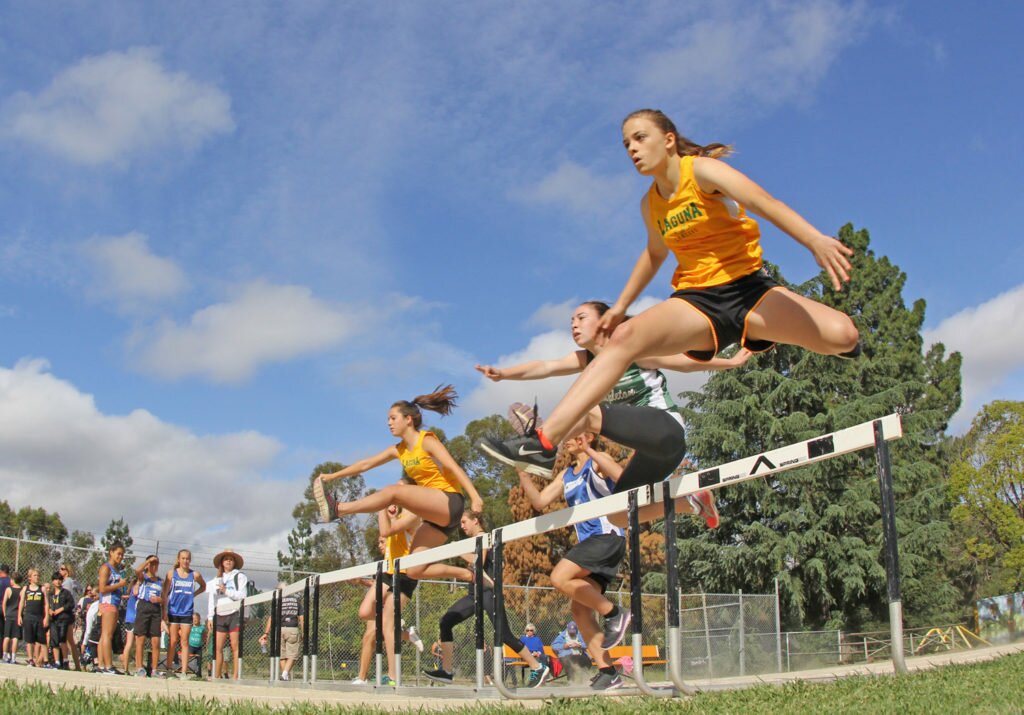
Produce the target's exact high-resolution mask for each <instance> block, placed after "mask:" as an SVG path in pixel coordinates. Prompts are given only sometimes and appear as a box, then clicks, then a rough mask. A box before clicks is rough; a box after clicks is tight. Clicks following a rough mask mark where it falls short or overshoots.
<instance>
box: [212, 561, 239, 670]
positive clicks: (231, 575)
mask: <svg viewBox="0 0 1024 715" xmlns="http://www.w3.org/2000/svg"><path fill="white" fill-rule="evenodd" d="M244 563H245V562H244V560H243V559H242V557H241V556H240V555H239V554H237V553H235V552H234V551H232V550H231V549H225V550H224V551H221V552H220V553H219V554H217V555H216V556H214V557H213V565H214V566H216V567H217V578H215V579H213V582H212V583H211V584H210V591H209V593H210V596H209V607H208V608H207V610H206V612H207V614H208V615H207V618H208V619H209V620H208V621H207V625H208V626H209V627H210V629H211V630H212V631H213V632H214V634H215V637H216V656H215V662H214V671H213V677H214V679H217V678H220V677H221V673H222V672H223V670H224V641H225V640H226V639H230V643H231V660H232V669H231V671H232V675H233V677H234V679H235V680H238V678H239V676H240V673H239V672H238V656H239V655H240V653H239V652H238V631H239V628H240V627H241V623H242V614H241V613H240V611H239V603H238V602H239V601H241V600H242V599H243V598H245V593H246V586H248V584H249V579H248V578H246V576H245V574H244V573H242V572H241V571H239V569H240V568H242V565H243V564H244Z"/></svg>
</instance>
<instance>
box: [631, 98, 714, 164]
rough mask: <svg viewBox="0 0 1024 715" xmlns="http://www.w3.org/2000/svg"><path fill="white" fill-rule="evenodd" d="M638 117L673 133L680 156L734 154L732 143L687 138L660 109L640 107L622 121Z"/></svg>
mask: <svg viewBox="0 0 1024 715" xmlns="http://www.w3.org/2000/svg"><path fill="white" fill-rule="evenodd" d="M637 117H643V118H644V119H650V120H651V121H652V122H653V123H654V126H656V127H657V128H658V129H660V130H661V131H662V132H664V133H665V134H671V135H673V136H674V137H675V138H676V153H677V154H678V155H679V156H706V157H710V158H712V159H721V158H722V157H726V156H729V155H730V154H732V145H731V144H719V143H717V142H716V143H713V144H704V145H701V144H697V143H696V142H694V141H691V140H689V139H687V138H686V137H684V136H683V135H682V134H680V133H679V130H678V129H676V125H675V124H674V123H673V122H672V120H671V119H669V118H668V117H667V116H666V115H665V113H664V112H663V111H661V110H660V109H638V110H636V111H635V112H632V113H631V114H630V115H629V116H628V117H626V118H625V119H623V120H622V123H623V124H625V123H626V122H628V121H629V120H630V119H636V118H637Z"/></svg>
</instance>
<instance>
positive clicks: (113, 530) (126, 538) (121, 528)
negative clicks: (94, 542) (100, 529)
mask: <svg viewBox="0 0 1024 715" xmlns="http://www.w3.org/2000/svg"><path fill="white" fill-rule="evenodd" d="M115 543H120V544H121V545H122V546H124V561H123V563H124V564H125V566H131V565H132V564H133V563H134V562H135V554H134V553H133V552H132V544H133V543H135V542H134V539H132V535H131V530H130V529H129V528H128V523H127V522H126V521H125V520H124V517H123V516H122V517H121V518H120V519H111V520H110V523H109V524H108V525H107V530H106V531H105V532H104V533H103V536H101V537H100V546H102V547H103V551H104V552H109V551H110V547H111V546H112V545H113V544H115Z"/></svg>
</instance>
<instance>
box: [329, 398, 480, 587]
mask: <svg viewBox="0 0 1024 715" xmlns="http://www.w3.org/2000/svg"><path fill="white" fill-rule="evenodd" d="M456 397H457V396H456V394H455V388H453V387H452V386H451V385H447V386H445V387H439V388H438V389H437V390H435V391H434V392H432V393H430V394H429V395H420V396H419V397H416V398H415V399H413V400H412V401H407V400H399V401H398V402H396V403H395V404H393V405H391V409H390V410H389V411H388V429H390V430H391V434H393V435H394V436H395V437H398V438H400V441H399V442H398V444H396V445H394V446H391V447H388V448H387V449H385V450H384V451H383V452H380V453H379V454H376V455H374V456H372V457H366V458H364V459H360V460H359V461H358V462H356V463H355V464H351V465H349V466H348V467H345V468H344V469H341V470H339V471H337V472H333V473H331V474H321V475H320V476H318V477H317V478H316V479H315V480H314V481H313V495H314V496H315V497H316V501H317V505H318V506H319V507H320V518H321V522H323V523H327V522H330V521H334V520H335V519H338V518H340V517H343V516H347V515H349V514H372V513H374V512H378V511H380V510H381V509H386V508H387V507H389V506H391V505H392V504H394V505H396V506H400V507H402V508H403V509H406V510H408V511H410V512H412V513H413V514H415V515H416V516H418V517H420V518H421V519H423V524H422V525H421V526H420V527H419V528H418V529H417V530H416V534H415V536H414V537H413V540H412V545H411V549H412V551H413V553H415V552H417V551H423V550H425V549H430V548H433V547H435V546H440V545H441V544H443V543H445V541H447V540H448V537H449V536H451V535H452V534H453V533H455V531H456V530H458V528H459V519H461V518H462V512H463V511H464V509H465V501H464V497H463V492H465V493H466V495H467V496H468V497H469V503H470V508H471V509H472V510H473V511H476V512H481V511H483V508H484V503H483V500H482V499H481V498H480V495H479V494H478V493H477V491H476V489H475V488H474V487H473V482H471V481H470V479H469V477H468V476H466V473H465V472H464V471H462V467H460V466H459V465H458V463H457V462H456V461H455V460H454V459H453V458H452V455H451V454H449V453H448V450H447V449H445V447H444V445H443V444H441V441H440V440H439V439H438V438H437V437H435V436H434V435H433V433H431V432H427V431H425V430H421V429H420V427H421V426H422V425H423V415H422V413H421V412H420V408H422V409H425V410H430V411H431V412H437V413H439V414H442V415H447V414H449V413H450V412H451V410H452V408H453V407H455V399H456ZM395 459H397V460H399V461H401V463H402V467H403V469H404V470H405V474H406V476H407V477H409V479H411V480H412V481H413V484H392V485H390V486H387V487H384V488H383V489H381V490H380V491H377V492H374V493H373V494H370V495H368V496H365V497H363V498H362V499H357V500H356V501H353V502H336V501H335V500H334V498H333V497H332V495H331V494H330V493H329V492H328V491H327V490H326V489H325V488H324V483H325V482H329V481H331V480H333V479H341V478H343V477H353V476H355V475H357V474H362V473H363V472H365V471H367V470H370V469H373V468H374V467H379V466H381V465H382V464H387V463H388V462H390V461H392V460H395ZM408 576H409V578H413V579H424V578H458V579H463V580H466V579H467V578H471V577H472V571H470V570H469V569H464V568H460V567H457V566H448V565H446V564H429V565H427V566H417V567H414V568H410V569H409V570H408Z"/></svg>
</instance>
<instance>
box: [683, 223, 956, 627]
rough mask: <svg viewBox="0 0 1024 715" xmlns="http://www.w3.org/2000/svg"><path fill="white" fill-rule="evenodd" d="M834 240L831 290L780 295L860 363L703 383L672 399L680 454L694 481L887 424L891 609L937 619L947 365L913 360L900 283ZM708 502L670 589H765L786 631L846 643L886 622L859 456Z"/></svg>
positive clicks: (875, 518)
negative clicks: (838, 636)
mask: <svg viewBox="0 0 1024 715" xmlns="http://www.w3.org/2000/svg"><path fill="white" fill-rule="evenodd" d="M840 239H841V240H842V241H843V242H844V243H845V244H846V245H848V246H850V247H851V248H853V249H854V251H855V257H854V258H853V260H852V262H853V273H852V280H851V283H850V285H849V287H848V288H847V289H844V290H843V291H842V292H835V291H833V290H832V289H831V287H830V286H829V285H828V284H827V283H826V281H825V280H824V277H823V275H819V276H818V277H816V278H815V279H813V280H811V281H809V282H808V283H806V284H804V285H801V286H796V287H794V286H790V287H791V288H792V289H793V290H794V291H795V292H797V293H800V294H802V295H806V296H809V297H812V298H814V299H816V300H819V301H820V302H822V303H825V304H826V305H832V306H834V307H836V308H837V309H839V310H841V311H843V312H845V313H847V314H848V315H850V316H851V317H852V318H853V319H854V322H855V323H856V324H857V327H858V328H859V330H860V332H861V341H862V344H863V349H864V354H863V355H862V356H861V357H860V358H858V359H856V360H852V361H847V360H840V359H837V358H834V357H827V356H822V355H817V354H815V353H812V352H810V351H807V350H803V349H800V348H796V347H792V346H783V345H780V346H777V347H776V348H775V349H774V350H772V351H770V352H768V353H764V354H762V355H758V356H756V357H755V358H754V359H752V360H751V361H750V362H749V363H748V364H747V365H746V366H744V367H743V368H740V369H737V370H729V371H725V372H720V373H715V374H714V375H713V376H712V377H711V378H710V379H709V381H708V383H707V384H706V385H705V388H704V390H703V391H702V392H698V393H687V394H686V395H685V397H686V398H687V399H688V400H689V402H690V404H689V409H688V410H687V412H688V425H689V430H688V437H689V443H690V449H691V452H692V455H693V456H694V457H695V458H696V459H697V461H698V463H699V465H700V466H701V467H702V468H706V467H710V466H714V465H715V464H721V463H724V462H728V461H731V460H734V459H738V458H740V457H744V456H748V455H750V454H755V453H757V452H761V451H764V450H767V449H772V448H775V447H780V446H784V445H786V444H791V443H794V442H799V441H801V440H805V439H810V438H812V437H815V436H818V435H820V434H823V433H827V432H832V431H835V430H838V429H842V428H844V427H848V426H851V425H854V424H858V423H861V422H866V421H869V420H872V419H874V418H878V417H881V416H883V415H885V414H888V413H891V412H899V413H900V414H901V415H902V416H903V429H904V437H903V439H902V440H899V441H898V442H895V443H892V447H891V449H892V457H893V477H894V488H895V492H896V501H897V504H896V507H897V530H898V533H899V540H900V568H901V577H902V586H903V597H904V606H905V609H906V613H907V616H908V621H909V622H911V623H912V624H913V623H915V622H919V621H923V622H927V621H928V620H929V619H932V618H943V617H951V615H952V614H953V613H955V610H956V604H957V600H958V595H957V593H956V592H955V589H954V588H953V587H952V586H951V585H950V579H949V576H948V574H947V573H945V571H944V566H943V565H944V564H946V563H947V562H948V549H949V546H950V522H949V519H948V516H947V515H948V501H947V498H946V494H945V487H944V475H943V471H942V467H941V466H940V465H941V464H942V462H941V461H939V458H940V457H941V450H942V445H943V443H944V439H945V436H944V432H945V429H946V426H947V424H948V421H949V419H950V417H951V416H952V415H953V413H954V412H955V411H956V410H957V408H958V407H959V405H960V356H959V355H958V354H956V353H954V354H952V355H949V356H948V357H947V356H946V355H945V350H944V348H943V346H942V345H933V346H931V347H930V348H929V349H928V351H927V353H925V354H922V339H921V325H922V323H923V320H924V310H925V305H924V301H921V300H919V301H917V302H915V303H914V305H913V306H912V307H910V308H907V307H906V306H905V304H904V302H903V298H902V289H903V286H904V283H905V281H906V275H905V274H904V273H903V272H902V271H900V270H899V269H898V268H897V267H896V266H894V265H893V264H891V263H890V262H889V260H888V259H887V258H885V257H881V258H878V257H876V256H875V255H874V253H873V252H872V251H870V250H869V248H868V244H869V237H868V233H867V231H865V230H861V231H854V230H853V228H852V227H851V226H849V225H847V226H845V227H843V229H842V230H841V231H840ZM769 268H770V269H771V267H769ZM771 270H773V269H771ZM717 496H718V499H719V508H720V510H721V512H722V515H723V523H722V526H721V527H720V528H719V529H717V530H716V531H713V532H707V531H703V530H702V529H700V528H697V527H696V526H694V525H693V524H691V523H688V522H683V523H681V524H680V527H679V528H680V531H679V533H680V535H682V536H683V537H684V538H682V539H681V540H680V542H679V544H680V558H681V568H680V577H681V579H682V583H683V584H684V587H690V588H704V589H705V590H708V591H727V592H728V591H735V590H736V589H739V588H742V589H743V590H744V591H747V592H761V593H767V592H771V591H772V590H773V588H774V586H773V580H774V579H775V578H778V579H779V583H780V589H781V594H782V598H783V606H784V613H786V615H787V621H788V622H789V624H790V625H791V626H792V625H796V624H799V623H803V624H805V625H807V626H810V627H822V626H827V627H829V628H835V627H840V628H846V629H856V628H863V627H867V626H870V625H874V624H877V623H879V622H881V621H884V620H886V619H887V612H886V607H885V603H886V599H885V571H884V559H883V551H882V529H881V521H880V509H879V506H878V503H879V495H878V485H877V477H876V464H875V458H874V454H873V452H871V451H868V452H862V453H859V454H856V455H849V456H845V457H839V458H835V459H830V460H827V461H825V462H822V463H820V464H819V465H815V466H810V467H804V468H801V469H799V470H796V471H794V472H788V473H783V474H781V475H778V476H776V477H769V478H767V479H765V480H761V481H758V482H754V483H747V484H742V485H737V486H735V487H727V488H725V489H721V490H719V491H718V492H717Z"/></svg>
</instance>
